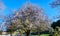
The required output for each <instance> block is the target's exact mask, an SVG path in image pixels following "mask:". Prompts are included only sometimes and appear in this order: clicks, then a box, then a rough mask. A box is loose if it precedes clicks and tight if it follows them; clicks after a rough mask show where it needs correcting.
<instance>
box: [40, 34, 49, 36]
mask: <svg viewBox="0 0 60 36" xmlns="http://www.w3.org/2000/svg"><path fill="white" fill-rule="evenodd" d="M40 36H49V34H41V35H40Z"/></svg>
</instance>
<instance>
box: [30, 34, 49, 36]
mask: <svg viewBox="0 0 60 36" xmlns="http://www.w3.org/2000/svg"><path fill="white" fill-rule="evenodd" d="M31 36H38V35H31ZM40 36H49V34H41V35H40Z"/></svg>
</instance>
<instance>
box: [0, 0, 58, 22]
mask: <svg viewBox="0 0 60 36" xmlns="http://www.w3.org/2000/svg"><path fill="white" fill-rule="evenodd" d="M52 1H53V0H30V1H29V2H30V3H32V4H37V5H38V6H39V7H41V8H43V9H44V12H45V13H46V14H47V15H48V16H49V18H53V16H55V15H56V14H57V11H58V10H57V8H55V9H53V8H51V6H50V4H49V3H51V2H52ZM1 2H2V3H3V4H4V6H5V9H4V10H3V11H2V12H0V15H2V14H4V15H6V16H7V15H8V14H11V13H12V10H17V9H19V8H20V7H21V6H22V5H24V4H25V3H26V2H28V0H1ZM0 22H1V21H0Z"/></svg>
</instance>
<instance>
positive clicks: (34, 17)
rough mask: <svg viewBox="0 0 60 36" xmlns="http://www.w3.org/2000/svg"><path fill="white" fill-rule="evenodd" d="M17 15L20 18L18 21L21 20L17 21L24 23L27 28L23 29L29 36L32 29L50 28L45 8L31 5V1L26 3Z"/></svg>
mask: <svg viewBox="0 0 60 36" xmlns="http://www.w3.org/2000/svg"><path fill="white" fill-rule="evenodd" d="M15 17H16V18H17V19H18V20H17V21H19V22H16V23H19V25H23V27H24V28H25V29H24V28H23V29H24V30H25V32H26V36H29V34H30V31H31V30H34V29H35V30H36V29H37V28H38V30H39V31H44V30H48V28H49V27H48V26H49V21H48V17H47V16H46V15H45V14H44V11H43V9H42V8H39V7H37V6H34V5H31V4H30V3H27V4H25V5H24V6H23V7H22V8H21V9H19V10H18V11H17V13H16V15H15ZM20 21H21V22H20ZM20 28H21V26H20ZM21 29H22V28H21Z"/></svg>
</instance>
